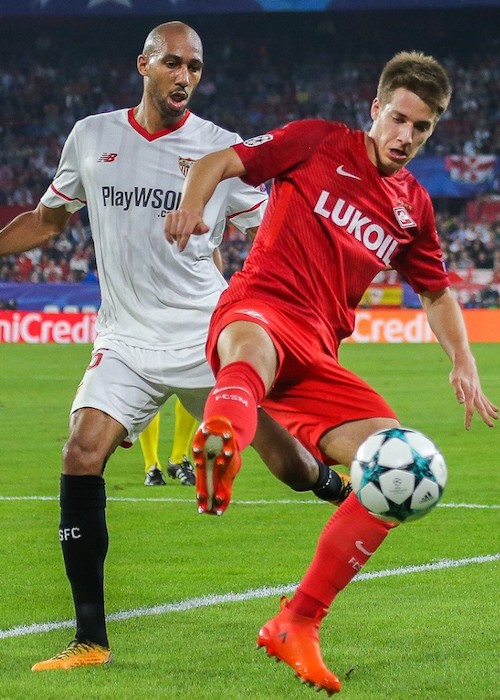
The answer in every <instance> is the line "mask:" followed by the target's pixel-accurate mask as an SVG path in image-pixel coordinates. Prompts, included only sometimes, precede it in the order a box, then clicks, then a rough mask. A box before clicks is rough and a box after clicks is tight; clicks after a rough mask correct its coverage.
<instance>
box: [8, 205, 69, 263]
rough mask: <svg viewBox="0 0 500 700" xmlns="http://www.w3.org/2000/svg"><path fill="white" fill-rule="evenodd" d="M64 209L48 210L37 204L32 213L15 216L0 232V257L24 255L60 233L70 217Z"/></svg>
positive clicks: (27, 212)
mask: <svg viewBox="0 0 500 700" xmlns="http://www.w3.org/2000/svg"><path fill="white" fill-rule="evenodd" d="M70 216H71V215H70V213H69V212H67V211H66V209H65V207H57V208H55V209H50V208H49V207H46V206H45V205H44V204H41V203H39V204H38V206H37V208H36V209H34V210H33V211H26V212H23V213H22V214H19V216H16V218H15V219H13V220H12V221H11V222H10V223H9V224H7V226H5V228H3V229H2V230H1V231H0V255H11V254H12V253H24V251H26V250H31V249H32V248H37V247H38V246H40V245H43V243H45V242H46V241H48V240H49V238H52V237H53V236H55V235H57V234H58V233H60V232H61V231H62V230H63V229H64V227H65V226H66V224H67V223H68V219H69V217H70Z"/></svg>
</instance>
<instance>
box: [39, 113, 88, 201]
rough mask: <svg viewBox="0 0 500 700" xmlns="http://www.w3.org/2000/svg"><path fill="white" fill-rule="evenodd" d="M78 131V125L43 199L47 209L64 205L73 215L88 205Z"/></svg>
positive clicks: (72, 132) (73, 130)
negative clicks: (79, 154) (81, 173)
mask: <svg viewBox="0 0 500 700" xmlns="http://www.w3.org/2000/svg"><path fill="white" fill-rule="evenodd" d="M77 130H78V124H76V125H75V126H74V127H73V129H72V130H71V132H70V134H69V136H68V138H67V139H66V143H65V144H64V147H63V150H62V153H61V159H60V161H59V165H58V167H57V172H56V174H55V177H54V179H53V180H52V182H51V184H50V185H49V187H48V189H47V191H46V192H45V193H44V194H43V196H42V198H41V202H42V204H45V206H46V207H50V208H56V207H60V206H61V205H63V206H65V207H66V210H67V211H68V212H71V213H73V212H75V211H78V209H81V208H82V207H84V206H85V205H86V204H87V201H86V195H85V190H84V188H83V184H82V181H81V178H80V168H79V157H78V142H77Z"/></svg>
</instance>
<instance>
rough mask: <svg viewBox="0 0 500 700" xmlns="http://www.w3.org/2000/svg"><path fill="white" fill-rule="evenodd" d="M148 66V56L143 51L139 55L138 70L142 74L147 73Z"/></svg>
mask: <svg viewBox="0 0 500 700" xmlns="http://www.w3.org/2000/svg"><path fill="white" fill-rule="evenodd" d="M147 68H148V57H147V56H146V55H145V54H143V53H141V54H139V56H137V70H138V71H139V73H140V75H147Z"/></svg>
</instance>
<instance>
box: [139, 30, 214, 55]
mask: <svg viewBox="0 0 500 700" xmlns="http://www.w3.org/2000/svg"><path fill="white" fill-rule="evenodd" d="M179 36H184V37H185V38H186V39H188V41H189V43H190V44H191V46H192V47H193V48H196V50H197V51H198V52H199V54H200V56H201V57H202V56H203V44H202V43H201V39H200V37H199V36H198V34H197V33H196V32H195V30H194V29H193V28H192V27H190V26H189V25H188V24H184V22H177V21H175V22H165V23H164V24H159V25H158V26H157V27H155V28H154V29H152V30H151V31H150V32H149V34H148V35H147V37H146V41H145V42H144V48H143V49H142V53H143V54H144V55H145V56H151V55H153V54H155V53H160V52H163V51H164V50H165V44H168V41H169V39H173V38H174V37H175V38H178V37H179Z"/></svg>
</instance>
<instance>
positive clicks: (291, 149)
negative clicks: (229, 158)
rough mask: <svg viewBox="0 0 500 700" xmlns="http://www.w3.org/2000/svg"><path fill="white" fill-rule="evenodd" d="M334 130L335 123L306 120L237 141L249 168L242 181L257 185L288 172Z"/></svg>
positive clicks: (242, 157)
mask: <svg viewBox="0 0 500 700" xmlns="http://www.w3.org/2000/svg"><path fill="white" fill-rule="evenodd" d="M331 129H332V123H331V122H327V121H324V120H322V119H303V120H301V121H296V122H290V123H289V124H286V125H285V126H283V127H281V128H279V129H273V130H272V131H269V132H267V133H266V134H262V135H261V136H254V137H253V138H251V139H247V140H246V141H243V142H242V143H237V144H235V145H234V146H233V148H234V150H235V151H236V153H237V154H238V155H239V157H240V158H241V161H242V163H243V165H244V166H245V170H246V174H245V175H244V177H242V180H243V181H244V182H247V183H248V184H250V185H254V186H256V185H258V184H259V183H261V182H266V181H267V180H270V179H272V178H274V177H277V176H278V175H282V174H283V173H286V172H287V171H288V170H290V169H291V168H294V167H296V166H297V165H299V164H300V163H303V162H304V161H305V160H307V158H308V157H309V156H310V155H311V154H312V153H313V151H314V149H315V148H316V147H317V146H318V144H319V143H320V142H321V141H322V139H323V138H324V137H325V136H326V135H327V134H328V133H329V132H330V131H331Z"/></svg>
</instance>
